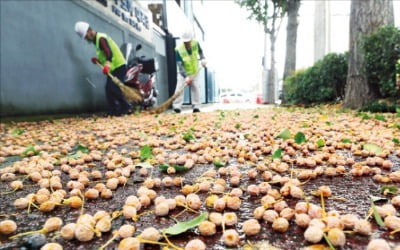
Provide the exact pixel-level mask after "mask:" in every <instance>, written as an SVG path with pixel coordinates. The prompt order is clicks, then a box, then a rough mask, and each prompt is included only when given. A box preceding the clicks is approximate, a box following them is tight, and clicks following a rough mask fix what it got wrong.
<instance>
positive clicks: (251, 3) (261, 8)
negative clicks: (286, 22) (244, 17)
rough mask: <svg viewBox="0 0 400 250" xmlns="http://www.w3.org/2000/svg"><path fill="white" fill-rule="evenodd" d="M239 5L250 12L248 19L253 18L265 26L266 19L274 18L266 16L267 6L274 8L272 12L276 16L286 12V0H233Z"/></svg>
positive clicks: (281, 15)
mask: <svg viewBox="0 0 400 250" xmlns="http://www.w3.org/2000/svg"><path fill="white" fill-rule="evenodd" d="M235 2H236V3H237V4H239V5H240V7H244V8H246V9H247V11H249V12H250V16H249V19H254V20H256V21H257V22H258V23H260V24H262V25H263V26H264V27H266V26H267V24H268V20H269V19H272V18H274V17H273V16H268V8H269V7H271V5H270V4H272V7H273V8H274V10H275V11H274V12H275V13H274V14H275V15H277V16H278V17H283V16H284V15H285V14H286V12H287V1H286V0H271V1H260V0H235Z"/></svg>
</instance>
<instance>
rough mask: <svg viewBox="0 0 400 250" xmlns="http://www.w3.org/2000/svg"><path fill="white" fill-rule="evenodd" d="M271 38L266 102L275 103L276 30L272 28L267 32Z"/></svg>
mask: <svg viewBox="0 0 400 250" xmlns="http://www.w3.org/2000/svg"><path fill="white" fill-rule="evenodd" d="M269 37H270V40H271V70H270V71H269V74H268V82H267V102H268V103H271V104H274V103H275V64H276V63H275V41H276V31H275V29H274V28H272V30H271V32H270V34H269Z"/></svg>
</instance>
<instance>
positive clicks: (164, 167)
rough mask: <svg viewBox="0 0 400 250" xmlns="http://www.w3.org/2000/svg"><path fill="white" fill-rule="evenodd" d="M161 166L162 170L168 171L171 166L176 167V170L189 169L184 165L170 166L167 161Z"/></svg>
mask: <svg viewBox="0 0 400 250" xmlns="http://www.w3.org/2000/svg"><path fill="white" fill-rule="evenodd" d="M159 167H160V169H161V170H162V171H164V172H165V171H167V169H168V168H169V167H173V168H175V170H176V172H183V171H185V170H187V168H185V167H184V166H179V165H172V166H170V165H169V164H166V163H164V164H161V165H160V166H159Z"/></svg>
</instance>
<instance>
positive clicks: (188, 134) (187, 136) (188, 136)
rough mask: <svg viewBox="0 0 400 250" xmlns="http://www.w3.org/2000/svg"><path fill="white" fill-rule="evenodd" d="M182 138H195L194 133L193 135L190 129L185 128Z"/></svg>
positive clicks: (188, 139) (187, 140)
mask: <svg viewBox="0 0 400 250" xmlns="http://www.w3.org/2000/svg"><path fill="white" fill-rule="evenodd" d="M182 139H184V140H185V141H186V142H189V141H192V140H194V139H195V138H194V135H193V130H192V129H189V130H187V131H186V132H185V133H184V134H183V136H182Z"/></svg>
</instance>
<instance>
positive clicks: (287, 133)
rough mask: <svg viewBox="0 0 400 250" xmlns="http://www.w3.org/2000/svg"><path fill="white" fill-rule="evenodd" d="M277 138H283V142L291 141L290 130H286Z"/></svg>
mask: <svg viewBox="0 0 400 250" xmlns="http://www.w3.org/2000/svg"><path fill="white" fill-rule="evenodd" d="M276 137H277V138H282V139H283V140H287V139H290V137H291V134H290V131H289V129H287V128H285V129H284V130H282V131H281V132H280V133H279V134H278V135H277V136H276Z"/></svg>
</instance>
